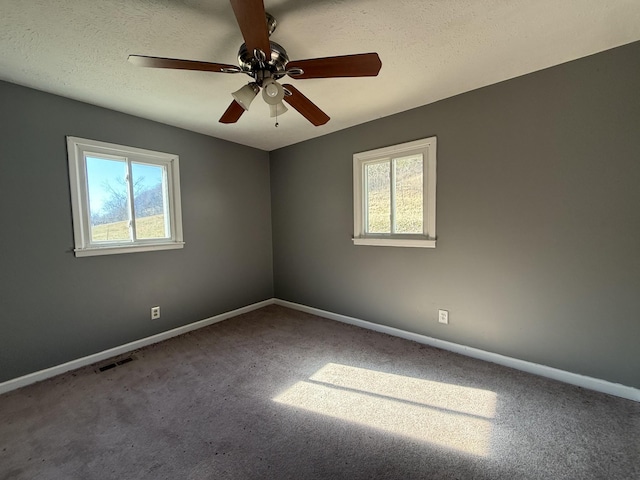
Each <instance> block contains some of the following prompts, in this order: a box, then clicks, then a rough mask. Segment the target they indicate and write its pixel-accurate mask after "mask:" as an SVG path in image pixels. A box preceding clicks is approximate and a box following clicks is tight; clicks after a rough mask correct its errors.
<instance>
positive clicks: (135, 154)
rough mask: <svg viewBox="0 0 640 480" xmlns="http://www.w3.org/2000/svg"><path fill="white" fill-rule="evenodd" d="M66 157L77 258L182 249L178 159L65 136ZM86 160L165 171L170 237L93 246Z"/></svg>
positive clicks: (103, 243) (102, 243) (139, 149)
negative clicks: (112, 160) (106, 160)
mask: <svg viewBox="0 0 640 480" xmlns="http://www.w3.org/2000/svg"><path fill="white" fill-rule="evenodd" d="M67 156H68V160H69V182H70V187H71V210H72V213H73V238H74V243H75V249H74V252H75V255H76V257H87V256H94V255H111V254H117V253H133V252H145V251H152V250H168V249H175V248H183V247H184V241H183V236H182V210H181V202H180V169H179V157H178V155H173V154H170V153H162V152H154V151H152V150H144V149H142V148H135V147H127V146H123V145H116V144H113V143H106V142H100V141H97V140H88V139H86V138H79V137H71V136H68V137H67ZM87 156H94V157H98V158H109V157H111V158H118V159H125V160H126V161H127V165H128V166H129V168H131V162H140V163H146V164H152V165H158V166H162V167H166V172H167V197H168V210H169V215H168V217H169V218H168V222H169V231H170V232H171V236H170V237H169V238H161V239H144V240H140V239H136V240H134V241H121V242H108V243H105V242H92V241H91V218H90V215H91V214H90V211H89V195H88V193H89V192H88V188H89V187H88V183H87V162H86V157H87ZM133 221H135V220H133Z"/></svg>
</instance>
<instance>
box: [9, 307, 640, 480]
mask: <svg viewBox="0 0 640 480" xmlns="http://www.w3.org/2000/svg"><path fill="white" fill-rule="evenodd" d="M133 357H134V358H135V359H134V361H131V362H128V363H122V364H121V365H118V366H116V367H115V368H111V369H107V370H105V371H103V372H100V371H99V368H98V367H103V366H106V365H107V364H109V363H112V361H109V362H103V363H101V364H99V365H96V366H93V367H86V368H83V369H80V370H77V371H75V372H70V373H68V374H65V375H61V376H59V377H56V378H53V379H50V380H47V381H44V382H41V383H39V384H35V385H31V386H29V387H26V388H23V389H21V390H17V391H14V392H10V393H8V394H5V395H3V396H0V478H2V479H29V480H34V479H85V480H86V479H154V480H156V479H331V478H337V479H429V478H433V479H639V478H640V404H639V403H635V402H632V401H629V400H623V399H620V398H616V397H611V396H607V395H604V394H600V393H595V392H591V391H588V390H583V389H580V388H578V387H573V386H569V385H565V384H562V383H558V382H554V381H551V380H547V379H544V378H540V377H536V376H533V375H529V374H525V373H522V372H518V371H515V370H511V369H508V368H504V367H500V366H497V365H493V364H490V363H485V362H481V361H478V360H473V359H469V358H466V357H462V356H459V355H456V354H452V353H449V352H445V351H441V350H437V349H434V348H430V347H426V346H423V345H420V344H417V343H413V342H409V341H406V340H402V339H398V338H394V337H390V336H387V335H384V334H379V333H375V332H371V331H368V330H362V329H359V328H357V327H353V326H349V325H343V324H340V323H337V322H333V321H331V320H326V319H322V318H319V317H315V316H313V315H307V314H304V313H300V312H297V311H292V310H289V309H286V308H282V307H277V306H270V307H266V308H263V309H261V310H258V311H255V312H252V313H249V314H246V315H242V316H240V317H236V318H233V319H230V320H227V321H225V322H222V323H219V324H216V325H212V326H210V327H207V328H204V329H201V330H198V331H195V332H191V333H189V334H186V335H183V336H181V337H177V338H174V339H171V340H168V341H166V342H164V343H161V344H157V345H154V346H150V347H147V348H144V349H141V350H138V351H136V352H134V353H133ZM120 359H121V358H118V359H116V360H120Z"/></svg>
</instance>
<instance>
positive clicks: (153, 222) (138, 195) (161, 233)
mask: <svg viewBox="0 0 640 480" xmlns="http://www.w3.org/2000/svg"><path fill="white" fill-rule="evenodd" d="M131 174H132V176H133V196H134V200H133V210H134V212H135V216H136V238H138V239H152V238H169V237H170V236H171V235H170V232H169V222H168V219H169V215H168V201H167V181H166V178H167V175H166V167H163V166H161V165H149V164H145V163H135V162H132V163H131Z"/></svg>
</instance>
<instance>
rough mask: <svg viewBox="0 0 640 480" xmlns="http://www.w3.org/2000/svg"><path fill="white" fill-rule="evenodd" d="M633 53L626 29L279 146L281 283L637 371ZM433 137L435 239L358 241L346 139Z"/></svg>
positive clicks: (361, 312) (639, 165)
mask: <svg viewBox="0 0 640 480" xmlns="http://www.w3.org/2000/svg"><path fill="white" fill-rule="evenodd" d="M639 58H640V43H635V44H630V45H627V46H624V47H621V48H617V49H614V50H610V51H607V52H604V53H601V54H598V55H595V56H591V57H587V58H584V59H580V60H578V61H574V62H571V63H568V64H564V65H560V66H557V67H554V68H551V69H548V70H544V71H541V72H536V73H533V74H530V75H527V76H524V77H519V78H516V79H513V80H510V81H507V82H503V83H500V84H496V85H493V86H490V87H486V88H483V89H480V90H476V91H473V92H470V93H467V94H464V95H460V96H457V97H453V98H450V99H447V100H444V101H441V102H438V103H435V104H432V105H428V106H425V107H421V108H418V109H415V110H411V111H408V112H405V113H401V114H398V115H395V116H392V117H387V118H383V119H380V120H377V121H374V122H371V123H368V124H365V125H360V126H357V127H354V128H351V129H349V130H345V131H341V132H338V133H334V134H331V135H327V136H324V137H320V138H317V139H314V140H310V141H307V142H304V143H301V144H297V145H294V146H291V147H287V148H283V149H280V150H277V151H274V152H272V153H271V160H270V161H271V190H272V216H273V242H274V281H275V293H276V297H278V298H281V299H284V300H290V301H293V302H299V303H302V304H305V305H309V306H313V307H317V308H321V309H325V310H329V311H332V312H336V313H341V314H345V315H350V316H354V317H358V318H361V319H364V320H368V321H371V322H376V323H380V324H385V325H390V326H393V327H398V328H401V329H404V330H408V331H412V332H417V333H421V334H425V335H428V336H432V337H436V338H440V339H444V340H449V341H452V342H456V343H459V344H464V345H469V346H473V347H477V348H480V349H484V350H488V351H491V352H496V353H500V354H504V355H508V356H511V357H516V358H519V359H523V360H527V361H531V362H536V363H539V364H543V365H549V366H552V367H556V368H560V369H563V370H567V371H570V372H575V373H579V374H585V375H589V376H593V377H596V378H602V379H606V380H609V381H612V382H619V383H623V384H626V385H629V386H632V387H636V388H638V387H640V353H639V352H640V350H639V348H640V347H639V345H638V341H639V339H640V213H639V210H638V208H639V205H640V93H639V92H640V62H638V59H639ZM356 85H357V80H354V86H356ZM329 113H330V112H329ZM431 135H437V137H438V190H437V236H438V246H437V248H436V249H410V248H389V247H367V246H358V247H355V246H353V245H352V242H351V236H352V233H353V210H352V154H353V153H355V152H360V151H363V150H369V149H374V148H378V147H383V146H387V145H392V144H397V143H401V142H406V141H410V140H416V139H419V138H423V137H428V136H431ZM438 308H444V309H448V310H449V311H450V324H449V325H448V326H445V325H440V324H438V323H437V319H436V315H437V309H438Z"/></svg>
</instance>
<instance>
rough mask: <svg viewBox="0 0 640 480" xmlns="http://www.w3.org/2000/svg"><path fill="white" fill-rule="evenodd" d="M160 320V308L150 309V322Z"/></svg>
mask: <svg viewBox="0 0 640 480" xmlns="http://www.w3.org/2000/svg"><path fill="white" fill-rule="evenodd" d="M158 318H160V307H151V320H156V319H158Z"/></svg>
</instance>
